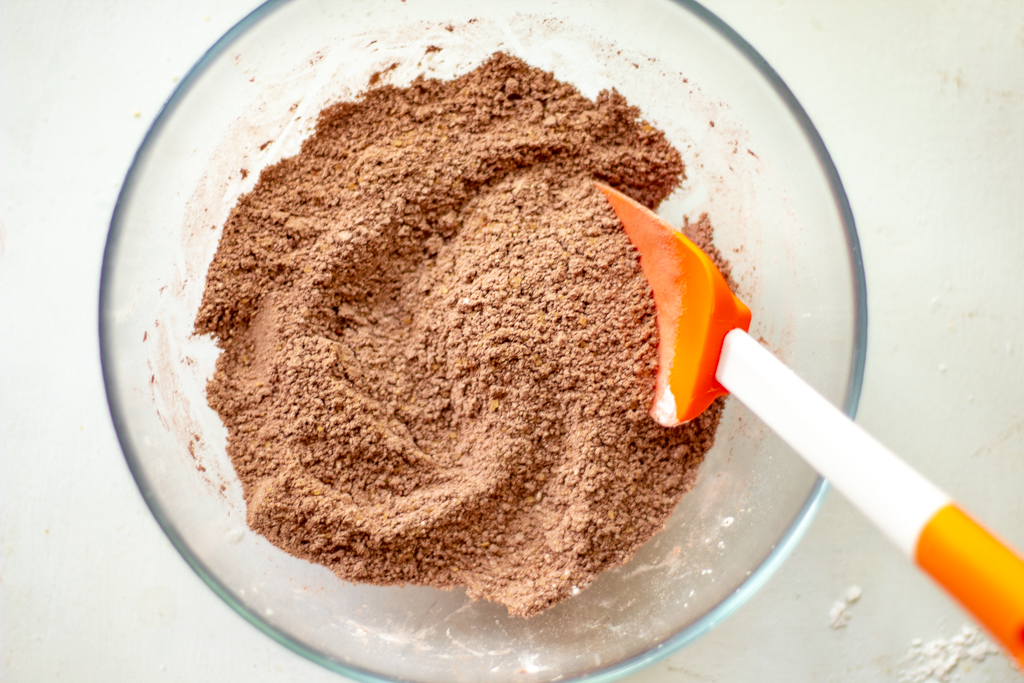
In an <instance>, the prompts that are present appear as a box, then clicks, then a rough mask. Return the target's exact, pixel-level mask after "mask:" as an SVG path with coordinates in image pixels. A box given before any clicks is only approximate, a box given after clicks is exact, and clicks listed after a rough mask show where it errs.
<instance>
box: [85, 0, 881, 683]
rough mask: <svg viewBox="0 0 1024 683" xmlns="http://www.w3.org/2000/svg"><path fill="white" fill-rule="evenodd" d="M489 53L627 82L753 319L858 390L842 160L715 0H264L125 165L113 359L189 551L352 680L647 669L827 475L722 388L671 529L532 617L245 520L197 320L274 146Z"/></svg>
mask: <svg viewBox="0 0 1024 683" xmlns="http://www.w3.org/2000/svg"><path fill="white" fill-rule="evenodd" d="M427 48H431V49H430V50H428V49H427ZM434 48H441V49H440V50H437V49H434ZM497 50H503V51H506V52H510V53H512V54H515V55H517V56H519V57H522V58H523V59H525V60H526V61H527V62H529V63H530V64H532V65H534V66H538V67H541V68H544V69H546V70H550V71H553V72H554V74H555V76H556V77H557V78H559V79H561V80H565V81H569V82H571V83H573V84H575V85H576V86H577V87H578V88H579V89H580V90H581V91H582V92H583V93H584V94H585V95H587V96H589V97H593V96H595V95H596V94H597V93H598V92H599V91H600V90H602V89H605V88H612V87H614V88H617V89H618V90H619V91H620V92H621V93H622V94H623V95H625V96H626V98H627V99H628V100H629V101H630V102H631V103H633V104H634V105H637V106H639V107H640V109H641V110H642V112H643V115H644V117H645V118H646V119H647V120H648V121H650V122H651V123H652V124H654V125H655V126H657V127H659V128H661V129H663V130H664V131H665V132H666V134H667V135H668V138H669V140H670V141H672V142H673V143H674V144H675V145H676V147H677V148H678V149H679V150H680V151H681V152H682V154H683V158H684V161H685V162H686V164H687V178H686V180H685V182H684V183H683V185H682V187H681V188H680V189H679V191H677V192H676V193H675V194H674V195H673V196H672V197H670V198H669V199H668V200H667V201H666V202H665V203H664V204H663V206H662V207H661V209H660V210H661V212H662V214H663V215H665V216H666V217H667V218H668V219H669V220H671V221H673V222H674V223H675V224H680V223H681V222H682V218H683V216H684V215H685V216H690V217H693V218H696V217H697V216H699V215H700V214H701V213H703V212H707V213H708V214H709V215H710V217H711V220H712V222H713V224H714V225H715V226H716V232H715V241H716V244H717V246H718V247H719V249H720V250H721V251H722V252H723V253H724V254H725V256H726V258H728V259H729V260H730V261H731V262H732V265H733V273H734V276H735V278H736V280H737V281H738V283H739V293H740V295H741V297H742V298H743V299H744V300H745V301H746V302H747V303H748V304H749V305H750V307H751V309H752V310H753V312H754V323H753V327H752V329H751V332H752V333H753V335H754V337H756V338H761V339H762V340H763V341H764V343H766V344H767V345H768V347H769V348H771V349H772V350H773V351H774V352H775V353H776V354H777V355H779V356H780V357H781V358H782V359H783V360H784V361H785V362H786V363H788V364H789V365H790V366H791V367H792V368H794V369H795V370H796V371H797V372H798V373H799V374H800V375H801V376H803V377H804V378H805V379H807V380H808V381H809V382H810V383H811V384H813V385H814V386H815V387H817V388H818V389H819V390H820V391H821V392H822V393H823V394H824V395H825V396H827V397H828V398H829V399H831V400H832V401H833V402H835V403H836V404H838V405H841V406H843V407H844V408H845V410H846V411H847V413H849V414H850V415H851V416H852V415H853V412H854V410H855V408H856V405H857V398H858V394H859V391H860V384H861V374H862V369H863V364H864V352H865V335H866V321H867V314H866V310H865V290H864V275H863V271H862V268H861V262H860V253H859V250H858V245H857V236H856V232H855V229H854V224H853V217H852V215H851V213H850V208H849V206H848V204H847V200H846V197H845V195H844V193H843V189H842V186H841V184H840V181H839V178H838V176H837V174H836V171H835V168H834V167H833V165H832V163H831V161H830V159H829V157H828V154H827V152H826V151H825V148H824V146H823V144H822V142H821V139H820V138H819V137H818V134H817V133H816V132H815V130H814V128H813V127H812V125H811V123H810V121H809V120H808V118H807V116H806V115H805V114H804V112H803V110H802V109H801V108H800V106H799V104H797V102H796V100H795V99H794V98H793V95H792V93H790V91H789V90H788V89H787V88H786V87H785V85H784V84H783V83H782V81H781V80H780V79H779V77H778V76H777V75H776V74H775V73H774V72H773V71H772V70H771V68H770V67H769V66H768V65H767V64H766V63H765V62H764V60H763V59H762V58H761V57H760V56H759V55H758V54H757V53H756V52H755V51H754V50H753V49H752V48H751V47H750V46H749V45H748V44H747V43H746V42H744V41H743V39H742V38H740V37H739V36H738V35H737V34H736V33H735V32H733V31H732V30H731V29H729V28H728V27H727V26H725V25H724V24H723V23H722V22H721V21H720V20H719V19H717V18H716V17H715V16H713V15H712V14H710V13H709V12H708V11H707V10H705V9H703V8H702V7H700V6H699V5H697V4H695V3H688V2H672V1H670V0H632V1H630V2H624V1H623V2H604V3H594V2H591V1H590V0H562V1H561V2H558V3H551V2H548V1H547V0H514V1H505V0H501V1H498V0H492V1H491V2H488V3H486V4H480V3H466V2H462V1H461V0H418V1H417V2H405V1H404V0H402V1H401V2H399V1H398V0H377V1H375V2H368V1H367V2H363V1H359V0H346V1H338V2H318V1H316V0H294V1H292V2H270V3H267V4H266V5H263V6H261V7H260V8H259V9H257V10H256V11H255V12H253V13H252V14H251V15H250V16H248V17H246V18H245V19H244V20H243V21H241V22H240V23H239V24H238V25H237V26H235V27H234V28H233V29H231V31H229V32H228V33H227V35H225V36H224V37H223V38H222V39H221V40H220V41H218V42H217V44H216V45H214V46H213V48H211V50H210V51H209V52H208V53H207V54H206V55H205V56H204V57H203V58H202V59H201V60H200V61H199V63H198V64H197V65H196V66H195V68H193V69H192V71H191V72H190V73H189V74H188V75H187V76H186V77H185V78H184V79H183V81H182V82H181V84H180V86H179V87H178V89H177V90H176V91H175V93H174V95H173V96H172V97H171V99H170V101H169V102H168V103H167V105H166V106H165V108H164V109H163V111H162V112H161V113H160V115H159V117H158V118H157V119H156V121H155V123H154V124H153V127H152V129H151V130H150V131H149V134H148V135H147V136H146V139H145V141H144V142H143V144H142V147H141V148H140V149H139V151H138V154H137V155H136V158H135V161H134V163H133V165H132V167H131V170H130V171H129V173H128V176H127V178H126V179H125V183H124V187H123V189H122V191H121V195H120V197H119V200H118V203H117V207H116V209H115V211H114V215H113V219H112V221H111V227H110V235H109V238H108V242H107V249H106V254H105V259H104V264H103V276H102V285H101V292H100V337H101V348H102V361H103V371H104V378H105V381H106V388H107V395H108V398H109V402H110V408H111V413H112V416H113V420H114V424H115V426H116V429H117V433H118V436H119V438H120V441H121V446H122V448H123V450H124V453H125V457H126V459H127V461H128V465H129V466H130V468H131V470H132V473H133V474H134V476H135V479H136V481H137V482H138V485H139V489H140V490H141V492H142V494H143V496H144V497H145V499H146V502H147V503H148V504H149V506H150V508H151V509H152V511H153V514H154V515H155V516H156V518H157V520H158V521H159V523H160V525H161V526H162V527H163V529H164V531H165V532H166V533H167V535H168V536H169V537H170V539H171V541H172V542H173V543H174V545H175V546H176V547H177V548H178V550H179V551H180V552H181V554H182V556H183V557H184V558H185V560H186V561H187V562H188V563H189V564H190V565H191V566H192V567H193V568H194V569H195V570H196V572H197V573H198V574H199V575H200V576H201V577H202V578H203V580H205V581H206V582H207V584H209V586H210V587H211V588H212V589H213V590H214V591H216V593H217V594H218V595H220V596H221V597H222V598H223V599H224V600H225V601H226V602H227V603H228V604H230V605H231V606H232V607H233V608H234V609H235V610H237V611H238V613H239V614H241V615H242V616H243V617H244V618H245V619H247V620H248V621H249V622H250V623H252V624H253V625H255V626H256V627H257V628H259V629H260V630H262V631H263V632H265V633H266V634H268V635H269V636H271V637H272V638H274V639H276V640H277V641H279V642H281V643H282V644H284V645H285V646H287V647H289V648H291V649H292V650H294V651H296V652H298V653H300V654H302V655H304V656H306V657H308V658H310V659H312V660H313V661H316V662H318V663H320V664H322V665H323V666H325V667H328V668H330V669H333V670H335V671H337V672H340V673H343V674H345V675H347V676H349V677H350V678H353V679H356V680H360V681H389V680H403V681H423V682H431V683H433V682H445V683H450V682H452V681H507V680H515V681H523V682H534V681H555V680H573V679H586V680H588V681H606V680H611V679H613V678H617V677H619V676H622V675H625V674H627V673H629V672H632V671H635V670H637V669H638V668H640V667H642V666H644V665H646V664H649V663H650V662H652V661H654V660H656V659H658V658H659V657H663V656H665V655H667V654H669V653H670V652H672V651H674V650H676V649H678V648H679V647H681V646H682V645H684V644H685V643H687V642H689V641H691V640H693V639H694V638H696V637H697V636H699V635H700V634H701V633H704V632H705V631H707V630H708V629H709V628H711V627H712V626H713V625H714V624H715V623H716V622H718V621H720V620H721V619H723V618H724V617H725V616H727V615H728V614H729V613H731V612H732V611H733V610H735V609H736V608H737V607H738V606H739V605H740V604H742V603H743V601H744V600H746V599H747V598H748V597H749V596H750V595H751V594H752V593H753V592H754V591H755V590H756V589H757V588H758V587H759V586H760V585H761V584H763V583H764V581H765V580H766V579H767V577H768V576H769V575H770V574H771V572H772V571H773V570H774V569H776V568H777V567H778V566H779V564H780V563H781V561H782V559H783V558H784V557H785V555H786V554H787V553H788V552H789V550H790V549H791V548H792V547H793V545H794V544H795V543H796V540H797V539H798V538H799V536H800V535H801V533H802V532H803V530H804V529H805V528H806V526H807V525H808V523H809V521H810V519H811V517H812V516H813V514H814V511H815V509H816V508H817V506H818V505H819V503H820V501H821V497H822V494H823V492H824V490H825V484H824V482H823V481H822V480H821V479H820V478H819V477H817V475H816V474H815V473H814V472H813V471H812V470H811V469H810V468H808V467H807V466H806V465H805V464H804V463H803V462H802V461H801V460H800V459H799V458H798V457H797V456H795V455H794V454H793V453H792V452H791V451H789V450H788V449H787V448H786V447H785V446H784V445H783V444H782V443H781V442H780V441H779V440H778V439H776V438H775V437H774V436H772V435H771V434H769V433H767V431H766V430H765V428H764V427H763V426H762V425H761V424H760V423H759V422H758V421H757V420H756V419H755V418H754V417H753V416H752V415H750V414H749V413H748V412H747V411H746V410H745V409H744V408H743V406H742V405H740V404H739V403H738V402H735V401H729V402H728V403H727V407H726V410H725V413H724V416H723V419H722V423H721V425H720V427H719V431H718V437H717V441H716V444H715V447H714V448H713V449H712V450H711V451H710V452H709V453H708V456H707V459H706V461H705V462H704V464H703V465H702V466H701V468H700V473H699V477H698V482H697V484H696V487H695V488H694V490H693V491H691V492H690V493H689V494H687V495H686V496H685V497H684V498H683V500H682V502H681V504H680V505H679V507H678V509H677V510H676V512H675V514H674V516H673V517H672V519H671V521H670V522H669V524H668V527H667V528H666V529H665V530H664V531H663V532H662V533H660V534H658V535H657V536H656V537H655V538H654V539H652V540H651V541H650V542H649V543H648V544H646V545H645V546H644V547H643V548H642V549H641V550H640V552H639V553H637V555H636V557H635V558H634V559H633V560H632V561H631V562H629V563H628V564H626V565H624V566H622V567H619V568H617V569H614V570H611V571H608V572H606V573H605V574H603V575H602V576H601V577H600V578H599V579H598V580H597V581H596V582H595V583H594V584H593V585H592V586H591V587H590V588H588V589H587V590H585V591H583V593H581V594H580V595H579V596H577V597H575V598H572V599H570V600H568V601H565V602H563V603H561V604H559V605H557V606H555V607H553V608H551V609H549V610H548V611H546V612H544V613H542V614H540V615H538V616H536V617H533V618H531V619H520V618H510V617H509V616H508V615H507V613H506V612H505V610H504V608H501V607H498V606H497V605H494V604H491V603H485V602H480V603H474V602H471V601H469V600H468V599H467V598H466V596H465V594H464V592H462V591H459V590H456V591H450V592H444V591H440V590H435V589H432V588H424V587H413V586H407V587H386V588H385V587H377V586H367V585H354V584H350V583H345V582H343V581H341V580H339V579H338V578H336V577H335V576H334V575H333V574H332V573H331V572H330V571H328V570H327V569H325V568H324V567H321V566H318V565H313V564H309V563H307V562H305V561H302V560H299V559H296V558H294V557H291V556H289V555H287V554H285V553H284V552H283V551H281V550H279V549H277V548H275V547H274V546H272V545H271V544H270V543H269V542H267V541H266V540H265V539H263V538H262V537H260V536H258V535H256V534H254V533H253V532H251V531H250V530H249V529H248V528H247V527H246V524H245V503H244V501H243V499H242V492H241V486H240V484H239V482H238V479H237V478H236V476H235V474H234V471H233V469H232V467H231V463H230V461H229V459H228V457H227V455H226V452H225V441H226V431H225V429H224V427H223V425H222V424H221V423H220V420H219V419H218V417H217V415H216V414H215V413H214V412H213V411H212V410H211V409H210V408H209V407H208V406H207V404H206V400H205V393H204V392H205V384H206V380H207V378H208V377H209V376H210V374H211V373H212V371H213V367H214V361H215V359H216V357H217V353H218V351H217V348H216V346H215V345H214V344H213V342H212V341H211V340H210V339H209V338H200V337H195V336H194V335H193V334H192V325H193V320H194V318H195V314H196V311H197V309H198V306H199V301H200V297H201V295H202V292H203V287H204V281H205V274H206V269H207V267H208V265H209V263H210V261H211V259H212V257H213V254H214V251H215V249H216V246H217V241H218V239H219V236H220V228H221V226H222V225H223V223H224V220H225V218H226V217H227V215H228V212H229V210H230V209H231V207H232V206H233V205H234V203H235V201H236V199H237V198H238V196H239V194H240V193H242V192H245V191H248V190H249V189H250V188H251V187H252V186H253V184H254V183H255V181H256V178H257V176H258V175H259V171H260V169H261V168H263V167H264V166H266V165H268V164H271V163H274V162H276V161H278V160H279V159H281V158H283V157H287V156H290V155H292V154H294V153H296V152H297V151H298V148H299V144H300V143H301V141H302V139H303V138H304V137H305V136H307V135H308V134H309V133H310V132H311V131H312V127H313V125H314V123H315V119H316V114H317V112H318V111H319V110H320V109H321V108H322V107H323V106H324V105H325V104H328V103H331V102H335V101H338V100H342V99H352V98H354V97H356V96H358V94H359V92H361V91H362V90H364V89H365V87H366V85H367V83H368V81H369V79H370V76H371V74H373V73H375V72H383V74H384V75H383V77H382V78H383V80H384V81H385V82H390V83H394V84H397V85H403V84H407V83H408V82H410V81H411V80H412V79H413V78H415V77H416V76H417V75H419V74H421V73H422V74H426V75H427V76H435V77H441V78H448V77H451V76H453V75H456V74H459V73H463V72H465V71H467V70H470V69H472V68H473V67H475V66H476V65H478V64H479V63H480V62H482V61H483V60H484V59H485V58H486V57H487V56H488V55H490V54H491V53H493V52H495V51H497ZM392 65H396V66H394V68H391V69H390V70H388V69H389V68H390V67H392ZM243 169H244V171H243Z"/></svg>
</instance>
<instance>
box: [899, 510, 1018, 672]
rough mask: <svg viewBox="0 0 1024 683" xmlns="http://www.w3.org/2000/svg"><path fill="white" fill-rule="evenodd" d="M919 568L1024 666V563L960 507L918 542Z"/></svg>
mask: <svg viewBox="0 0 1024 683" xmlns="http://www.w3.org/2000/svg"><path fill="white" fill-rule="evenodd" d="M917 563H918V565H920V566H921V568H922V569H924V570H925V571H926V572H928V573H929V574H931V575H932V577H934V578H935V580H936V581H938V582H939V583H940V584H942V586H944V587H945V588H946V590H948V591H949V592H950V593H951V594H952V595H953V597H955V598H956V599H957V600H958V601H959V602H960V604H962V605H963V606H964V607H966V608H967V609H968V610H969V611H970V612H971V613H972V614H973V615H974V616H975V617H977V619H978V621H980V622H981V623H982V624H984V625H985V626H986V627H987V628H988V630H989V632H991V634H992V635H993V636H995V637H996V638H998V639H999V640H1000V641H1001V642H1002V644H1003V646H1005V647H1006V649H1007V650H1009V652H1010V654H1011V655H1013V656H1014V657H1015V658H1016V659H1017V661H1018V662H1019V663H1020V664H1021V665H1022V666H1024V560H1022V559H1021V557H1020V555H1018V554H1017V553H1015V552H1014V551H1013V550H1011V549H1010V548H1009V547H1008V546H1007V545H1005V544H1004V543H1002V542H1001V541H999V540H998V539H996V538H995V537H994V536H993V535H992V534H990V533H989V532H988V531H986V530H985V529H984V528H982V527H981V525H979V524H978V523H977V522H975V521H974V520H973V519H971V518H970V517H968V516H967V515H966V514H965V513H964V512H963V511H962V510H960V508H958V507H956V506H955V505H947V506H946V507H944V508H942V509H941V510H939V511H938V512H937V513H936V514H935V516H934V517H932V518H931V520H930V521H929V522H928V524H926V525H925V527H924V530H923V531H922V532H921V536H920V538H919V539H918V541H917Z"/></svg>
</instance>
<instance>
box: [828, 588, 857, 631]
mask: <svg viewBox="0 0 1024 683" xmlns="http://www.w3.org/2000/svg"><path fill="white" fill-rule="evenodd" d="M861 593H863V591H862V590H861V588H860V586H850V587H849V588H847V589H846V594H845V595H844V596H843V599H842V600H837V601H836V602H835V603H833V605H832V609H830V610H829V611H828V625H829V626H831V627H832V628H844V627H845V626H846V625H847V624H848V623H849V622H850V616H851V615H850V606H851V605H852V604H853V603H855V602H857V601H858V600H860V596H861Z"/></svg>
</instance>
